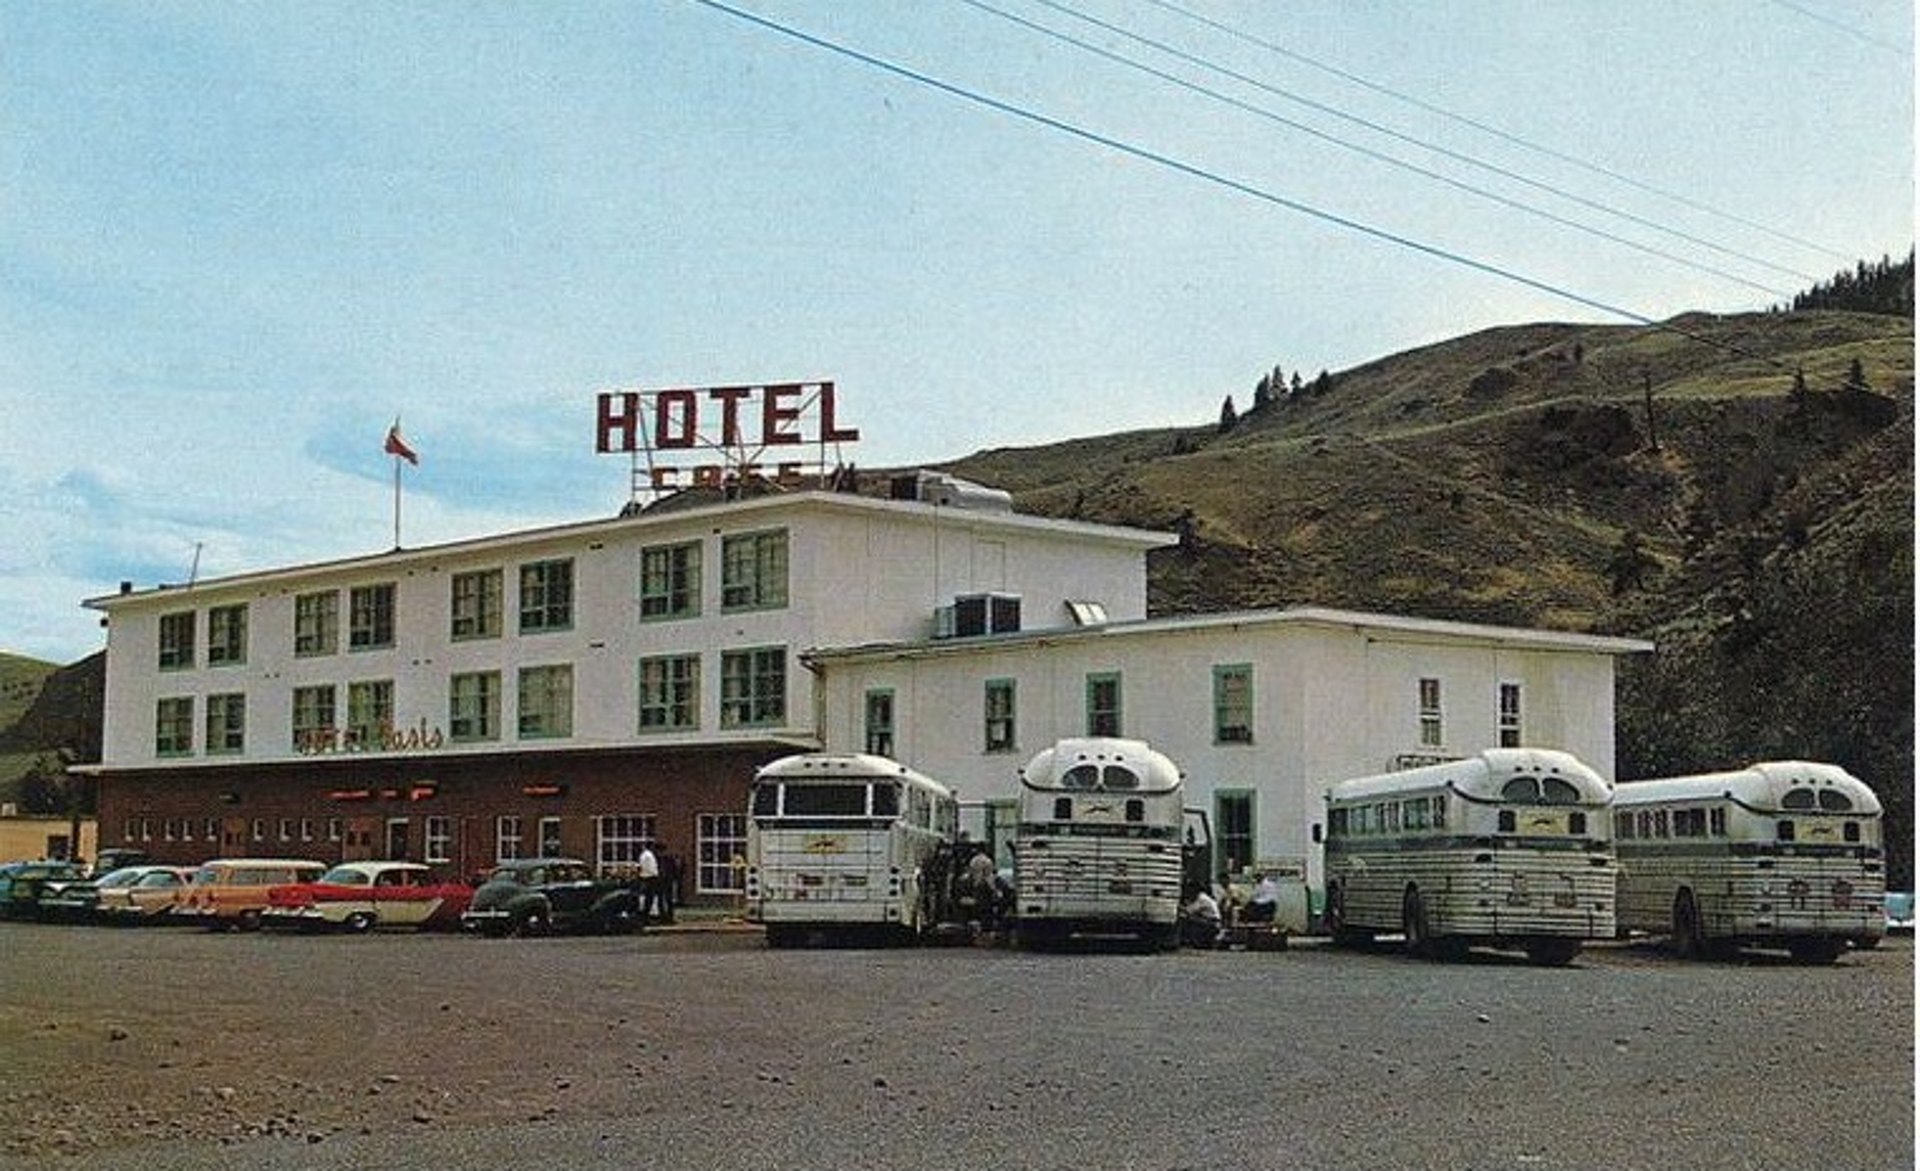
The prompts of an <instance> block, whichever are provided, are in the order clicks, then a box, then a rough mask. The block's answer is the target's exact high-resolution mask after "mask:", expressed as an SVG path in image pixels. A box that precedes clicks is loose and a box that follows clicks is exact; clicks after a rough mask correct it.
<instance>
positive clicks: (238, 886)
mask: <svg viewBox="0 0 1920 1171" xmlns="http://www.w3.org/2000/svg"><path fill="white" fill-rule="evenodd" d="M325 870H326V867H325V866H324V865H322V864H320V863H318V862H311V861H308V860H306V859H304V858H215V859H214V860H213V861H211V862H203V863H201V864H200V866H199V868H198V869H196V870H195V871H194V873H193V881H192V882H190V883H188V884H187V885H186V886H185V887H183V888H181V890H180V891H179V892H178V894H177V895H176V896H175V899H174V904H173V910H172V911H171V912H170V913H171V914H173V915H176V916H179V917H180V918H183V919H187V920H190V921H195V922H199V923H201V924H203V925H205V926H208V927H213V928H217V929H220V930H225V929H228V928H234V927H237V928H239V929H240V930H242V931H252V930H254V929H255V928H257V927H259V926H260V915H261V912H263V911H265V910H266V909H267V891H268V889H269V888H271V887H276V886H285V885H287V884H288V883H294V882H312V881H313V880H314V879H316V878H318V877H320V875H321V873H322V872H323V871H325Z"/></svg>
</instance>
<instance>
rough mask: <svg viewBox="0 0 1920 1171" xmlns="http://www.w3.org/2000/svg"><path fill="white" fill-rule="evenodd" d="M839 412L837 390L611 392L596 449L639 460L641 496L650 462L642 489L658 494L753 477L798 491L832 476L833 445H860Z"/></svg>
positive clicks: (775, 386) (774, 386)
mask: <svg viewBox="0 0 1920 1171" xmlns="http://www.w3.org/2000/svg"><path fill="white" fill-rule="evenodd" d="M834 410H835V403H834V397H833V383H831V382H785V383H768V384H766V385H763V386H708V387H699V388H678V389H673V390H616V391H606V392H603V393H602V394H601V395H600V402H599V418H598V420H597V422H598V427H597V429H596V431H595V444H594V446H595V450H596V451H598V452H600V453H601V454H607V453H610V452H613V453H618V452H625V453H628V454H630V455H633V456H634V457H635V471H636V475H635V487H636V488H638V487H640V486H641V483H642V481H641V477H640V475H639V473H640V470H641V469H640V468H639V461H640V459H641V457H644V458H645V462H646V467H645V481H644V483H645V486H646V487H647V488H649V489H650V490H652V491H654V492H671V491H674V490H676V489H680V488H688V487H693V488H718V487H724V486H727V485H729V484H732V483H739V482H741V481H744V480H747V479H751V478H755V477H760V478H765V479H770V480H773V481H775V482H778V483H782V484H799V483H802V482H804V481H805V480H806V479H807V478H808V476H810V475H816V476H819V477H821V478H822V479H825V478H826V477H827V476H829V475H830V474H831V471H832V465H831V464H830V463H829V460H828V458H827V447H828V445H829V444H832V445H834V446H835V447H836V448H837V447H838V445H840V444H843V443H852V442H855V441H857V440H858V439H859V438H860V432H859V431H858V430H857V429H855V428H852V427H842V426H840V425H839V422H838V420H837V419H836V417H835V413H834ZM809 446H811V447H812V448H813V449H814V450H813V451H812V452H811V453H808V452H806V451H805V449H806V448H807V447H809ZM837 462H838V460H837V459H836V460H834V461H833V463H837Z"/></svg>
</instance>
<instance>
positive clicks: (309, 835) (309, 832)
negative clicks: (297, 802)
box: [300, 817, 313, 842]
mask: <svg viewBox="0 0 1920 1171" xmlns="http://www.w3.org/2000/svg"><path fill="white" fill-rule="evenodd" d="M300 840H301V841H303V842H310V841H312V840H313V818H311V817H303V818H301V819H300Z"/></svg>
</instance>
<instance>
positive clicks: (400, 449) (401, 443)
mask: <svg viewBox="0 0 1920 1171" xmlns="http://www.w3.org/2000/svg"><path fill="white" fill-rule="evenodd" d="M386 452H387V454H388V455H397V456H399V457H400V458H401V459H403V460H406V461H407V462H408V463H410V464H413V465H414V466H416V467H418V466H419V464H420V455H419V453H418V452H416V451H414V450H413V448H411V447H408V446H407V441H406V439H405V438H403V437H402V436H401V434H400V420H398V419H395V420H394V421H393V426H391V427H389V428H387V443H386Z"/></svg>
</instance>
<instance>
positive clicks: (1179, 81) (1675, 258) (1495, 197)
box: [959, 0, 1817, 299]
mask: <svg viewBox="0 0 1920 1171" xmlns="http://www.w3.org/2000/svg"><path fill="white" fill-rule="evenodd" d="M959 2H960V3H962V4H966V5H968V6H970V7H972V8H976V9H979V10H980V11H981V12H985V13H987V14H988V15H991V16H996V17H999V18H1000V19H1002V20H1005V21H1008V22H1009V23H1012V24H1015V25H1018V26H1020V27H1021V28H1024V29H1027V30H1029V31H1031V32H1035V33H1039V34H1040V35H1042V36H1046V37H1051V38H1052V39H1054V40H1057V41H1060V42H1062V43H1064V44H1067V45H1071V46H1073V47H1074V48H1076V49H1079V50H1081V51H1083V52H1087V53H1092V54H1093V55H1094V56H1096V57H1100V58H1102V59H1103V60H1107V61H1112V62H1114V63H1115V64H1118V65H1124V66H1126V67H1127V68H1129V69H1134V70H1137V71H1139V72H1141V73H1145V74H1147V75H1149V76H1151V77H1155V78H1158V79H1160V80H1161V81H1165V82H1168V83H1169V84H1172V85H1176V86H1179V87H1180V88H1182V89H1185V90H1187V91H1189V92H1191V93H1196V94H1199V95H1201V96H1202V97H1206V98H1211V99H1213V100H1214V101H1217V102H1222V103H1225V104H1226V105H1229V106H1232V107H1234V108H1235V109H1238V110H1243V111H1245V112H1247V113H1249V114H1253V115H1255V116H1256V117H1260V118H1265V119H1267V120H1268V121H1271V122H1274V123H1277V124H1279V125H1281V126H1285V127H1288V128H1289V129H1292V130H1297V131H1299V132H1300V133H1302V134H1306V135H1310V136H1312V137H1314V138H1318V139H1320V140H1321V141H1323V142H1328V143H1332V144H1333V145H1334V146H1337V147H1340V148H1341V149H1343V150H1350V151H1353V152H1355V153H1356V154H1360V155H1364V156H1365V157H1367V158H1370V159H1373V160H1375V161H1377V162H1382V163H1385V164H1387V165H1388V166H1391V167H1398V168H1400V169H1401V170H1404V171H1409V172H1411V173H1413V174H1415V175H1419V176H1420V177H1422V178H1425V179H1431V180H1433V181H1434V182H1436V183H1444V184H1446V185H1447V186H1449V187H1452V188H1454V189H1455V190H1458V191H1464V192H1466V193H1468V194H1469V195H1475V196H1478V197H1480V198H1482V199H1487V200H1491V201H1493V202H1494V203H1498V204H1500V205H1501V206H1503V207H1509V208H1513V209H1514V210H1516V211H1522V212H1526V213H1527V214H1528V215H1534V216H1539V217H1540V218H1542V219H1544V220H1547V221H1549V222H1551V223H1555V224H1559V225H1560V226H1561V227H1565V228H1571V229H1573V230H1574V231H1576V232H1584V233H1586V234H1588V235H1590V236H1596V237H1598V238H1600V239H1602V240H1610V241H1612V242H1613V243H1615V244H1620V245H1623V246H1624V247H1627V248H1631V249H1633V250H1634V251H1636V252H1640V253H1643V254H1645V255H1647V256H1654V257H1658V258H1660V259H1661V260H1667V261H1671V262H1672V263H1674V264H1678V265H1682V266H1684V267H1686V268H1690V269H1693V270H1694V271H1695V272H1704V273H1709V274H1711V275H1713V276H1717V277H1719V278H1721V279H1722V280H1727V281H1732V282H1733V283H1734V284H1737V285H1744V286H1745V287H1747V288H1749V289H1753V290H1754V291H1756V292H1761V293H1766V294H1768V295H1770V296H1774V297H1784V298H1788V299H1791V298H1792V297H1793V296H1794V293H1795V290H1791V289H1779V288H1775V287H1773V286H1771V285H1763V284H1760V283H1759V282H1758V281H1752V280H1748V279H1747V278H1746V277H1743V276H1741V275H1739V274H1738V273H1733V272H1728V271H1727V270H1726V269H1723V268H1715V267H1714V266H1712V265H1710V264H1702V263H1701V262H1699V261H1697V260H1692V259H1689V258H1687V257H1685V256H1680V255H1678V254H1676V253H1672V252H1667V251H1664V250H1662V249H1659V248H1655V247H1652V246H1651V245H1648V244H1643V243H1641V242H1640V241H1638V240H1634V239H1630V238H1628V237H1626V236H1622V235H1620V234H1619V233H1617V232H1609V231H1607V230H1606V229H1604V228H1596V227H1594V226H1593V225H1591V224H1584V223H1581V222H1580V221H1578V220H1574V219H1569V218H1567V217H1566V216H1563V215H1559V214H1557V213H1555V212H1551V211H1548V210H1547V209H1545V208H1542V207H1536V206H1534V205H1533V204H1530V203H1525V202H1523V201H1521V200H1518V199H1515V198H1513V197H1512V196H1509V195H1503V194H1501V193H1500V192H1498V191H1490V190H1488V189H1487V188H1484V187H1476V186H1474V185H1473V184H1471V183H1467V182H1464V181H1462V180H1460V179H1456V178H1454V177H1453V176H1451V175H1446V174H1442V173H1441V172H1439V171H1435V170H1433V169H1431V168H1428V167H1423V166H1420V165H1419V164H1417V163H1412V162H1408V161H1407V160H1405V159H1402V158H1398V157H1396V156H1394V155H1390V154H1387V153H1386V152H1384V151H1378V150H1374V149H1373V148H1372V147H1368V146H1362V145H1361V144H1359V143H1356V142H1351V141H1349V140H1347V139H1344V138H1341V137H1339V136H1338V135H1335V134H1329V133H1327V132H1326V131H1324V130H1321V129H1319V128H1318V127H1314V126H1309V125H1308V124H1306V123H1304V122H1297V121H1295V120H1293V119H1292V118H1288V117H1285V116H1284V115H1281V114H1278V113H1275V112H1274V111H1272V110H1270V109H1267V108H1265V107H1262V106H1256V105H1253V104H1252V103H1250V102H1245V101H1242V100H1241V99H1239V98H1236V97H1234V96H1233V95H1231V94H1226V93H1222V92H1220V91H1219V90H1216V89H1209V88H1208V87H1206V86H1204V85H1200V84H1199V83H1197V82H1193V81H1189V80H1188V79H1186V78H1184V77H1180V76H1177V75H1175V74H1172V73H1168V72H1166V71H1165V70H1162V69H1156V68H1154V67H1153V66H1151V65H1148V64H1146V63H1145V62H1142V61H1136V60H1134V59H1133V58H1131V57H1125V56H1122V55H1121V54H1119V53H1115V52H1113V51H1111V50H1109V49H1104V48H1102V47H1100V46H1099V45H1095V44H1092V43H1091V42H1088V41H1083V40H1081V39H1080V38H1078V37H1075V36H1071V35H1069V34H1067V33H1063V32H1060V31H1059V30H1058V29H1051V28H1048V27H1046V26H1045V25H1043V24H1039V23H1037V22H1035V21H1031V20H1028V19H1027V18H1026V17H1024V16H1019V15H1016V14H1014V13H1011V12H1007V11H1005V10H1004V9H1000V8H996V7H994V6H993V5H991V4H988V3H987V2H986V0H959ZM1041 2H1042V3H1045V2H1046V0H1041ZM1047 7H1049V8H1056V9H1058V8H1059V7H1060V6H1059V5H1056V4H1047ZM1081 19H1090V18H1086V17H1082V18H1081ZM1092 23H1094V24H1096V25H1099V24H1100V22H1098V21H1092ZM1100 27H1103V28H1104V27H1107V26H1105V25H1100ZM1116 31H1119V30H1116ZM1121 35H1123V36H1128V37H1130V38H1131V39H1135V40H1143V41H1144V39H1143V38H1137V37H1132V36H1131V34H1128V33H1125V32H1121ZM1144 43H1146V44H1148V45H1151V46H1153V47H1155V48H1161V46H1159V45H1157V44H1155V43H1154V42H1151V41H1144ZM1162 51H1163V52H1173V53H1174V55H1175V56H1179V57H1181V58H1182V59H1183V60H1186V59H1187V58H1186V57H1185V55H1184V54H1180V53H1178V52H1177V51H1174V50H1168V49H1164V48H1163V49H1162ZM1196 63H1198V62H1196ZM1201 64H1203V65H1204V67H1205V68H1208V69H1211V70H1213V71H1215V72H1218V73H1222V74H1225V75H1226V76H1228V77H1232V78H1235V79H1236V80H1242V81H1247V82H1248V84H1250V85H1256V86H1259V83H1258V82H1254V81H1251V80H1250V79H1247V78H1243V77H1241V76H1240V75H1238V74H1236V73H1234V72H1233V71H1232V70H1229V69H1224V68H1221V67H1219V66H1214V65H1206V64H1204V63H1201ZM1260 88H1262V89H1265V88H1267V87H1265V86H1260ZM1495 169H1496V170H1497V168H1495ZM1743 258H1745V257H1743ZM1747 259H1751V258H1747ZM1756 263H1760V264H1765V263H1766V262H1764V261H1757V260H1756ZM1767 267H1774V266H1772V265H1767ZM1785 271H1791V270H1785ZM1794 275H1805V276H1806V279H1807V280H1809V281H1812V280H1815V279H1817V278H1815V277H1813V276H1812V275H1810V274H1798V273H1796V274H1794Z"/></svg>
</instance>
